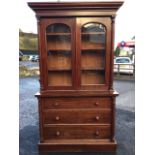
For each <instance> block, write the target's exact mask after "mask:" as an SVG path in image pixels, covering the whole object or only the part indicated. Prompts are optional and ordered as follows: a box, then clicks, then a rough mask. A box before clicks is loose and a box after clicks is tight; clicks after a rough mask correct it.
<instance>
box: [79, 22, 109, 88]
mask: <svg viewBox="0 0 155 155" xmlns="http://www.w3.org/2000/svg"><path fill="white" fill-rule="evenodd" d="M81 34H82V36H81V41H82V42H81V44H82V47H81V69H82V71H81V74H82V76H81V83H82V85H90V84H91V85H94V84H104V83H105V77H104V76H105V40H106V28H105V26H104V25H103V24H100V23H88V24H85V25H84V26H83V27H82V28H81Z"/></svg>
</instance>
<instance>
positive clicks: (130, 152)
mask: <svg viewBox="0 0 155 155" xmlns="http://www.w3.org/2000/svg"><path fill="white" fill-rule="evenodd" d="M116 115H117V116H116V118H117V119H116V139H117V142H118V149H117V152H116V153H103V152H101V153H92V152H80V153H77V152H73V153H67V152H66V153H65V152H63V153H58V152H54V153H39V152H38V148H37V143H38V141H39V129H38V123H37V124H36V126H31V125H29V126H26V127H24V128H23V129H21V130H20V155H134V149H135V148H134V146H135V145H134V143H135V138H134V137H135V136H134V131H135V126H134V123H135V122H134V120H135V114H134V113H133V112H130V111H125V110H121V109H117V111H116Z"/></svg>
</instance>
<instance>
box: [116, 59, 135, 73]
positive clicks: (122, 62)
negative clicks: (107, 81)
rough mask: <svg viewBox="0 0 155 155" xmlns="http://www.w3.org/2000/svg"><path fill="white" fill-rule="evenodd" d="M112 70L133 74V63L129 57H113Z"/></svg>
mask: <svg viewBox="0 0 155 155" xmlns="http://www.w3.org/2000/svg"><path fill="white" fill-rule="evenodd" d="M114 72H115V73H126V74H133V72H134V64H133V62H132V61H131V59H130V58H129V57H116V58H115V59H114Z"/></svg>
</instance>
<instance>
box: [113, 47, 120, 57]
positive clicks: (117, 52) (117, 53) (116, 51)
mask: <svg viewBox="0 0 155 155" xmlns="http://www.w3.org/2000/svg"><path fill="white" fill-rule="evenodd" d="M119 54H120V48H119V47H118V46H117V47H116V49H115V51H114V55H115V56H116V57H117V56H119Z"/></svg>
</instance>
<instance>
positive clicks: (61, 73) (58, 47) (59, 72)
mask: <svg viewBox="0 0 155 155" xmlns="http://www.w3.org/2000/svg"><path fill="white" fill-rule="evenodd" d="M46 40H47V56H48V61H47V67H48V85H49V86H70V85H72V65H71V55H72V52H71V31H70V28H69V26H67V25H65V24H52V25H50V26H48V27H47V29H46Z"/></svg>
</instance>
